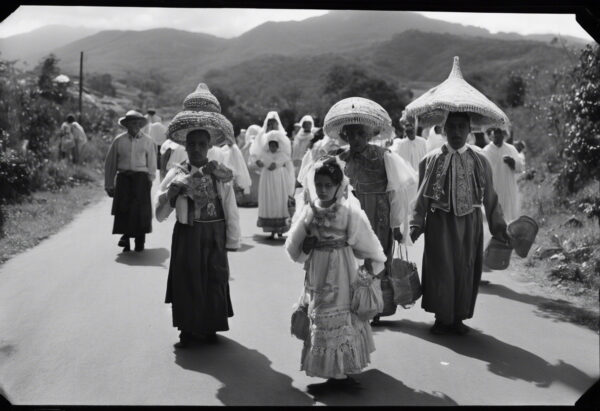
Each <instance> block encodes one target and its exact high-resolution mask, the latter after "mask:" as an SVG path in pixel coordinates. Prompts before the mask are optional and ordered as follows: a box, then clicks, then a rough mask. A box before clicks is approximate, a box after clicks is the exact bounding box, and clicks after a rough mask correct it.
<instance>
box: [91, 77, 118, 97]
mask: <svg viewBox="0 0 600 411" xmlns="http://www.w3.org/2000/svg"><path fill="white" fill-rule="evenodd" d="M87 84H88V86H89V87H90V88H92V89H94V90H96V91H99V92H100V93H102V94H106V95H107V96H111V97H115V96H116V95H117V90H116V89H115V86H113V84H112V76H111V75H110V74H92V75H91V76H89V77H88V79H87Z"/></svg>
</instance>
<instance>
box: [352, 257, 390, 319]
mask: <svg viewBox="0 0 600 411" xmlns="http://www.w3.org/2000/svg"><path fill="white" fill-rule="evenodd" d="M358 277H359V278H358V280H356V281H355V282H354V283H353V284H352V290H353V293H352V301H351V303H350V310H351V311H352V312H353V313H354V314H356V316H357V317H358V318H359V319H360V320H362V321H368V320H371V319H372V318H373V317H375V316H376V315H377V314H379V313H380V312H381V311H382V310H383V295H382V293H381V283H380V280H379V279H378V278H376V277H373V276H372V275H370V274H368V273H366V272H365V271H364V270H363V269H361V268H359V271H358Z"/></svg>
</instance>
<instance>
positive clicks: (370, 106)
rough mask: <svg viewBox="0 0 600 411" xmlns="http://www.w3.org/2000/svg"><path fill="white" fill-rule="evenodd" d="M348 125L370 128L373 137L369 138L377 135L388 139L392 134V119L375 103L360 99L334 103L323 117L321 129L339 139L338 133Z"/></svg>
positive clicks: (350, 98) (355, 98) (352, 98)
mask: <svg viewBox="0 0 600 411" xmlns="http://www.w3.org/2000/svg"><path fill="white" fill-rule="evenodd" d="M348 124H362V125H363V126H367V127H369V128H371V129H372V130H373V135H371V136H370V137H369V138H372V137H373V136H375V135H376V134H378V133H379V134H380V135H381V136H382V137H383V138H389V137H390V136H391V134H392V119H391V118H390V116H389V114H388V113H387V111H385V109H384V108H383V107H381V106H380V105H379V104H377V103H376V102H374V101H372V100H369V99H366V98H362V97H349V98H345V99H343V100H340V101H338V102H337V103H335V104H334V105H333V106H332V107H331V108H330V109H329V111H328V112H327V115H326V116H325V121H324V126H323V128H324V130H325V134H327V135H328V136H330V137H334V138H338V139H341V137H340V131H341V130H342V127H344V126H345V125H348ZM342 140H343V139H342Z"/></svg>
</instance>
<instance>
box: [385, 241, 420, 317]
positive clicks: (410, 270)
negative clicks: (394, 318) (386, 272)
mask: <svg viewBox="0 0 600 411" xmlns="http://www.w3.org/2000/svg"><path fill="white" fill-rule="evenodd" d="M394 244H395V243H394ZM404 249H405V255H406V259H402V253H401V246H398V247H397V248H396V251H397V256H398V257H399V258H394V259H393V260H392V269H391V270H390V282H391V283H392V287H393V289H394V303H396V304H397V305H401V306H402V307H403V308H410V307H412V305H413V304H414V303H415V301H417V300H418V299H419V298H420V297H421V295H422V289H421V281H420V280H419V272H418V270H417V265H416V264H415V263H413V262H411V261H408V250H407V249H406V247H404ZM395 254H396V252H395Z"/></svg>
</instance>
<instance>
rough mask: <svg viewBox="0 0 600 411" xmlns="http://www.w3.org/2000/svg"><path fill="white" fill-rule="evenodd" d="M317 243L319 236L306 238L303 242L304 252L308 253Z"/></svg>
mask: <svg viewBox="0 0 600 411" xmlns="http://www.w3.org/2000/svg"><path fill="white" fill-rule="evenodd" d="M316 244H317V237H313V236H309V237H306V238H305V239H304V242H303V243H302V252H303V253H304V254H308V253H310V252H311V250H312V249H313V248H315V245H316Z"/></svg>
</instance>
